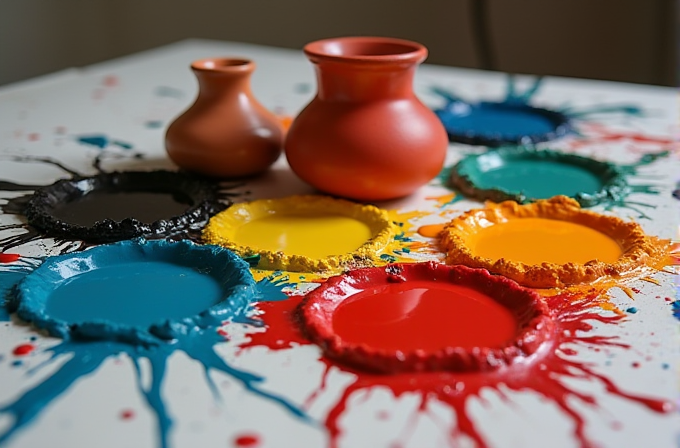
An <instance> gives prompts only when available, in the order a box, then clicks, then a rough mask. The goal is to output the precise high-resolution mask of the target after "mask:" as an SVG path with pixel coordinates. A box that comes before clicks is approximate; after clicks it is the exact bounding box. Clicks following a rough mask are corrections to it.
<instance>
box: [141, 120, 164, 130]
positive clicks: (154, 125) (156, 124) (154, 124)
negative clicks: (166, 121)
mask: <svg viewBox="0 0 680 448" xmlns="http://www.w3.org/2000/svg"><path fill="white" fill-rule="evenodd" d="M144 126H145V127H146V128H147V129H158V128H161V127H163V122H162V121H160V120H149V121H147V122H146V123H144Z"/></svg>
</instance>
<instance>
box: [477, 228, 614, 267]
mask: <svg viewBox="0 0 680 448" xmlns="http://www.w3.org/2000/svg"><path fill="white" fill-rule="evenodd" d="M467 244H468V246H469V248H470V250H471V251H472V252H473V253H474V254H476V255H478V256H481V257H485V258H489V259H491V260H500V259H501V258H503V259H506V260H511V261H514V262H520V263H526V264H529V265H540V264H542V263H556V264H566V263H579V264H585V263H588V262H589V261H592V260H599V261H602V262H605V263H614V262H616V260H618V258H619V257H620V256H621V254H622V250H621V247H619V245H618V243H617V242H616V241H614V240H613V239H611V238H609V237H608V236H607V235H605V234H603V233H601V232H598V231H597V230H594V229H592V228H590V227H586V226H583V225H580V224H576V223H572V222H568V221H558V220H554V219H546V218H524V219H515V220H510V221H506V222H503V223H498V224H494V225H492V226H489V227H485V228H481V229H479V230H477V232H475V233H473V234H471V235H470V237H469V239H468V241H467Z"/></svg>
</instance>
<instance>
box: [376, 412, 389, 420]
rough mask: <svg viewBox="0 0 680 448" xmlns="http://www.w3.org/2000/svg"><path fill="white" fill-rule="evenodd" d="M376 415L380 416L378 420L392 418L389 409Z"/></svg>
mask: <svg viewBox="0 0 680 448" xmlns="http://www.w3.org/2000/svg"><path fill="white" fill-rule="evenodd" d="M375 416H376V417H377V418H378V420H387V419H388V418H390V413H389V412H387V411H378V412H377V413H376V415H375Z"/></svg>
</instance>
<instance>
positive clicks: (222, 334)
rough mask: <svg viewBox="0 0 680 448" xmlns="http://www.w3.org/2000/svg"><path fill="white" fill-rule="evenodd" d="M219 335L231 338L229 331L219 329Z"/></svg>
mask: <svg viewBox="0 0 680 448" xmlns="http://www.w3.org/2000/svg"><path fill="white" fill-rule="evenodd" d="M217 334H219V335H220V336H222V337H224V338H229V333H227V331H226V330H225V329H223V328H219V329H218V330H217Z"/></svg>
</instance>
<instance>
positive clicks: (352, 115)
mask: <svg viewBox="0 0 680 448" xmlns="http://www.w3.org/2000/svg"><path fill="white" fill-rule="evenodd" d="M304 52H305V54H306V55H307V57H308V58H309V60H310V61H311V62H312V63H313V64H314V68H315V70H316V76H317V83H318V91H317V94H316V97H315V98H314V99H313V100H312V101H311V102H310V103H309V104H308V105H307V107H306V108H305V109H304V110H303V111H302V112H301V113H300V114H299V116H298V117H297V118H295V120H294V121H293V124H292V125H291V127H290V129H289V131H288V135H287V137H286V142H285V153H286V157H287V159H288V163H289V164H290V166H291V168H292V170H293V171H294V172H295V173H296V174H297V175H298V176H299V177H300V178H302V179H303V180H304V181H306V182H307V183H309V184H311V185H312V186H314V187H316V188H317V189H319V190H321V191H324V192H327V193H330V194H333V195H338V196H344V197H347V198H351V199H357V200H366V201H373V200H383V199H393V198H398V197H402V196H406V195H408V194H410V193H412V192H414V191H415V190H416V189H418V188H419V187H420V186H422V185H424V184H426V183H428V182H429V181H430V180H431V179H433V178H434V177H435V176H437V174H438V173H439V172H440V171H441V169H442V166H443V164H444V159H445V156H446V149H447V146H448V138H447V135H446V130H445V129H444V127H443V125H442V123H441V122H440V120H439V119H438V118H437V116H436V115H435V114H434V113H433V112H432V111H431V110H430V109H428V108H427V107H426V106H425V105H424V104H422V103H421V102H420V100H419V99H418V98H417V97H416V96H415V94H414V93H413V76H414V74H415V70H416V67H417V65H418V64H420V63H421V62H423V61H424V60H425V58H426V57H427V49H426V48H425V47H424V46H422V45H421V44H418V43H416V42H410V41H406V40H401V39H391V38H380V37H343V38H336V39H325V40H320V41H316V42H312V43H310V44H308V45H306V46H305V47H304Z"/></svg>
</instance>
